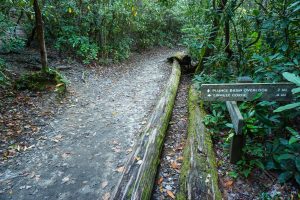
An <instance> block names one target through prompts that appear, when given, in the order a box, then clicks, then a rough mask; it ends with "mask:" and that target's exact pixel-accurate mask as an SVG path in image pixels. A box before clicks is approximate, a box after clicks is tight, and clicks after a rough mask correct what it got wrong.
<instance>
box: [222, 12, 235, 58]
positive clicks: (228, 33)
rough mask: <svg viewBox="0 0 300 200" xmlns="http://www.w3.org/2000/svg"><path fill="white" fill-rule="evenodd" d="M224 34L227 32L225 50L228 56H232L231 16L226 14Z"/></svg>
mask: <svg viewBox="0 0 300 200" xmlns="http://www.w3.org/2000/svg"><path fill="white" fill-rule="evenodd" d="M224 34H225V52H226V53H227V58H229V59H230V58H231V57H232V54H233V51H232V50H231V49H230V26H229V18H228V16H226V19H225V25H224Z"/></svg>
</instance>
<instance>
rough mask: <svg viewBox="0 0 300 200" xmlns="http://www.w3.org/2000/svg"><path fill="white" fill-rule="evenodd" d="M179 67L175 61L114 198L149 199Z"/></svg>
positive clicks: (170, 111)
mask: <svg viewBox="0 0 300 200" xmlns="http://www.w3.org/2000/svg"><path fill="white" fill-rule="evenodd" d="M180 74H181V71H180V66H179V63H178V62H177V61H174V62H173V66H172V73H171V76H170V79H169V81H168V83H167V85H166V88H165V91H164V92H163V94H162V96H161V98H160V100H159V102H158V104H157V105H156V107H155V110H154V112H153V113H152V115H151V117H150V119H149V121H148V123H147V125H146V128H145V130H144V132H143V134H142V137H141V139H140V140H139V141H138V144H137V145H136V148H135V150H134V151H133V154H132V156H131V157H130V159H129V161H128V163H127V164H126V165H125V170H124V173H123V174H122V177H121V179H120V181H119V183H118V185H117V187H116V189H115V191H114V193H113V195H112V199H116V200H122V199H126V200H128V199H132V200H133V199H134V200H137V199H143V200H144V199H150V198H151V193H152V188H153V184H154V181H155V176H156V171H157V167H158V165H159V160H160V153H161V150H162V146H163V140H164V137H165V133H166V131H167V128H168V124H169V121H170V118H171V115H172V110H173V106H174V103H175V97H176V93H177V89H178V85H179V80H180Z"/></svg>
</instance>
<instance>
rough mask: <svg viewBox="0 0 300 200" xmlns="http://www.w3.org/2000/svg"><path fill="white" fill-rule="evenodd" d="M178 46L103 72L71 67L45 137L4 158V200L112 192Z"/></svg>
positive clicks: (0, 183)
mask: <svg viewBox="0 0 300 200" xmlns="http://www.w3.org/2000/svg"><path fill="white" fill-rule="evenodd" d="M173 53H174V50H170V49H159V50H151V51H149V52H146V53H143V54H136V55H134V56H133V58H132V59H130V60H129V61H126V62H125V63H122V64H118V65H115V66H113V67H107V68H102V69H99V70H98V71H99V72H98V73H97V72H96V70H95V69H83V68H82V66H75V65H74V66H72V68H71V69H69V70H67V71H66V76H67V78H68V79H69V80H70V81H71V84H70V91H71V92H70V94H69V95H70V96H69V97H68V98H67V100H65V101H64V102H63V103H62V105H61V107H60V109H58V111H57V113H56V115H55V117H54V118H52V119H51V120H49V121H46V124H47V125H46V126H45V127H44V128H42V132H41V133H40V135H41V137H40V138H39V140H38V142H37V143H36V144H34V146H33V148H32V149H31V150H29V151H26V152H24V153H23V154H20V155H18V156H16V157H15V158H12V159H9V160H8V161H6V162H3V163H2V164H1V165H0V199H3V200H32V199H36V200H43V199H47V200H48V199H49V200H54V199H55V200H56V199H60V200H66V199H72V200H75V199H78V200H86V199H91V200H92V199H95V200H96V199H108V198H109V196H110V193H111V192H112V190H113V188H114V186H115V185H116V183H117V182H118V179H119V178H120V176H121V173H120V172H121V171H122V169H123V168H122V167H123V165H124V164H125V162H126V160H127V159H128V157H129V154H130V153H131V151H132V147H133V145H134V144H135V141H136V139H137V137H138V135H139V133H140V132H141V131H142V129H143V126H144V125H145V124H146V121H147V118H148V116H149V115H150V113H151V111H152V109H153V108H154V106H155V104H156V102H157V100H158V99H159V95H160V93H161V91H162V90H163V88H164V85H165V83H166V82H167V80H168V78H169V75H170V72H171V69H170V66H169V65H168V64H166V63H165V59H166V58H167V57H169V56H170V55H172V54H173ZM41 106H42V103H41Z"/></svg>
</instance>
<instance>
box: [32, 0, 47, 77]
mask: <svg viewBox="0 0 300 200" xmlns="http://www.w3.org/2000/svg"><path fill="white" fill-rule="evenodd" d="M33 9H34V13H35V23H36V33H37V38H38V43H39V47H40V54H41V63H42V71H43V72H46V71H47V69H48V61H47V51H46V44H45V36H44V22H43V19H42V13H41V9H40V6H39V3H38V0H34V1H33Z"/></svg>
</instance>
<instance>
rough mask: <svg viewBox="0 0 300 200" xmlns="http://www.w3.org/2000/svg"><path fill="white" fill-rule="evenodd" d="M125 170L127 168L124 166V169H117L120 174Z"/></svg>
mask: <svg viewBox="0 0 300 200" xmlns="http://www.w3.org/2000/svg"><path fill="white" fill-rule="evenodd" d="M124 169H125V167H124V166H122V167H119V168H117V170H116V171H117V172H119V173H122V172H123V171H124Z"/></svg>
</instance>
